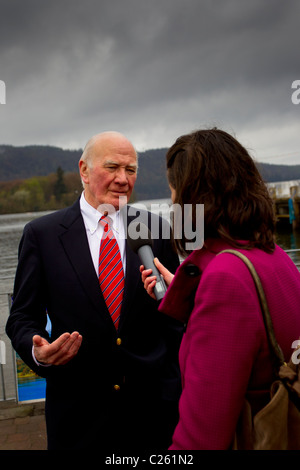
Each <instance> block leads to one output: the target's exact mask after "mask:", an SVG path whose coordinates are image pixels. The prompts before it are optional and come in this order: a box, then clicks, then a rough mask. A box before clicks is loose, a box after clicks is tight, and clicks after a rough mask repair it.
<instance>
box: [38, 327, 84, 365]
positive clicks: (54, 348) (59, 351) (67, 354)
mask: <svg viewBox="0 0 300 470" xmlns="http://www.w3.org/2000/svg"><path fill="white" fill-rule="evenodd" d="M32 342H33V352H34V355H35V358H36V360H37V361H38V362H40V363H42V364H47V365H50V364H52V365H55V366H61V365H63V364H66V363H67V362H69V361H70V360H71V359H73V357H74V356H76V354H77V353H78V350H79V348H80V346H81V342H82V336H81V335H80V334H79V333H78V332H77V331H74V332H73V333H72V334H70V333H64V334H62V335H61V336H60V337H59V338H57V339H56V340H55V341H53V343H48V341H47V340H46V339H45V338H42V337H41V336H39V335H34V337H33V338H32Z"/></svg>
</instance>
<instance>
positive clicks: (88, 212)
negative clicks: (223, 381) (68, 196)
mask: <svg viewBox="0 0 300 470" xmlns="http://www.w3.org/2000/svg"><path fill="white" fill-rule="evenodd" d="M80 210H81V214H82V217H83V220H84V223H85V225H86V227H87V228H88V229H89V231H90V232H91V234H93V233H94V232H95V231H96V230H97V228H98V223H99V220H100V218H101V216H102V215H103V214H102V213H101V212H100V211H98V210H97V209H95V208H94V207H93V206H91V205H90V204H89V203H88V202H87V200H86V199H85V197H84V191H83V192H82V194H81V197H80ZM119 216H120V211H116V212H113V213H112V214H109V217H110V218H111V220H112V227H113V228H114V230H116V231H117V232H118V231H119Z"/></svg>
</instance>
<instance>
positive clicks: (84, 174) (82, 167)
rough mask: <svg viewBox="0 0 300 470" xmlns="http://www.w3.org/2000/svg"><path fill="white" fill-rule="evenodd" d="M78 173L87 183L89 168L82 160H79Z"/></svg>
mask: <svg viewBox="0 0 300 470" xmlns="http://www.w3.org/2000/svg"><path fill="white" fill-rule="evenodd" d="M79 173H80V176H81V179H82V181H83V182H84V183H86V184H87V183H88V182H89V168H88V165H87V163H86V162H85V161H84V160H80V161H79Z"/></svg>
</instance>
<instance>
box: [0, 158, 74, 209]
mask: <svg viewBox="0 0 300 470" xmlns="http://www.w3.org/2000/svg"><path fill="white" fill-rule="evenodd" d="M82 189H83V188H82V184H81V180H80V176H79V174H78V172H74V173H73V172H67V173H65V172H64V170H63V169H62V168H61V167H58V168H57V170H56V173H51V174H49V175H48V176H34V177H31V178H27V179H19V180H14V181H5V182H1V183H0V214H14V213H22V212H38V211H47V210H56V209H62V208H63V207H67V206H69V205H71V204H72V203H73V202H75V200H76V199H77V198H78V196H79V195H80V194H81V192H82Z"/></svg>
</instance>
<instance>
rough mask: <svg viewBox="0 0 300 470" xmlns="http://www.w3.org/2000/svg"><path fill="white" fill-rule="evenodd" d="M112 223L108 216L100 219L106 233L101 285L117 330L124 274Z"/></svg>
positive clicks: (103, 240) (100, 276)
mask: <svg viewBox="0 0 300 470" xmlns="http://www.w3.org/2000/svg"><path fill="white" fill-rule="evenodd" d="M111 222H112V221H111V219H110V218H109V217H106V216H102V217H101V219H100V224H101V225H103V227H104V232H103V236H102V240H101V244H100V253H99V283H100V287H101V290H102V293H103V297H104V300H105V302H106V305H107V308H108V311H109V313H110V316H111V318H112V321H113V322H114V325H115V327H116V329H117V328H118V325H119V319H120V313H121V307H122V300H123V291H124V272H123V265H122V260H121V254H120V250H119V246H118V243H117V240H116V239H115V237H114V234H113V231H112V228H111V226H110V224H111Z"/></svg>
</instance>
